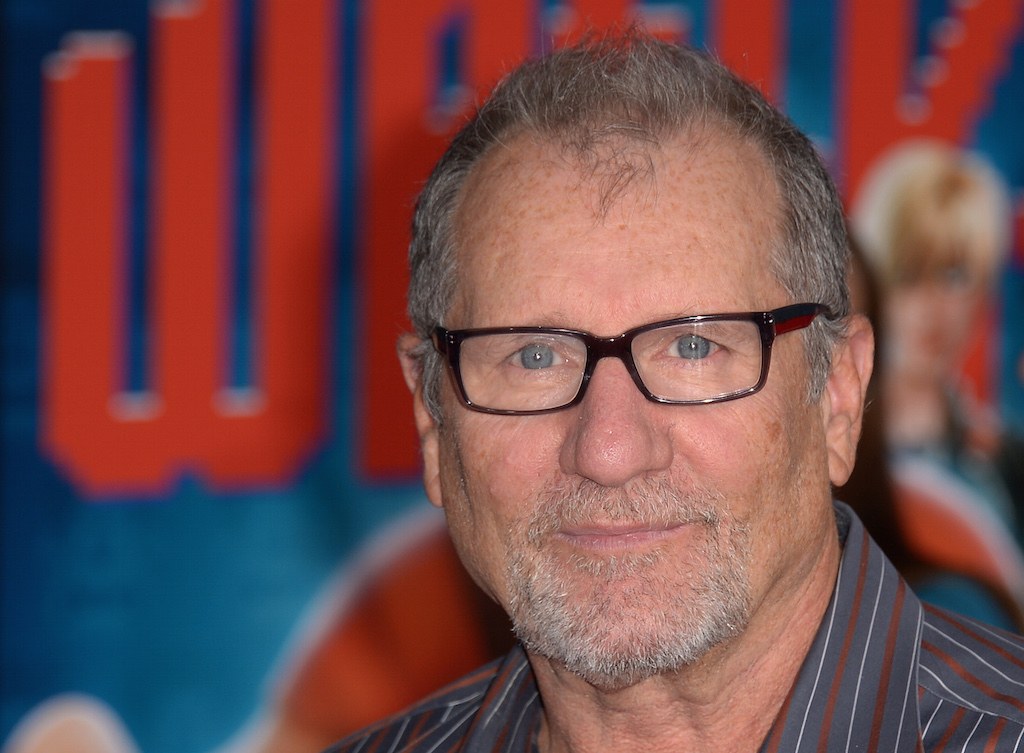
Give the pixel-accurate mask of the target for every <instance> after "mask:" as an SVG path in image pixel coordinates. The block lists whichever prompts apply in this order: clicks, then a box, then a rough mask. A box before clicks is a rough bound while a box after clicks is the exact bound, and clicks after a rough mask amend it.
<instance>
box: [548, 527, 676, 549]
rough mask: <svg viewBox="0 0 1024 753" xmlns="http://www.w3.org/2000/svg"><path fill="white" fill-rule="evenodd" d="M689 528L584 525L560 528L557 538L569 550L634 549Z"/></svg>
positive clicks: (672, 536)
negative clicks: (570, 547) (573, 548)
mask: <svg viewBox="0 0 1024 753" xmlns="http://www.w3.org/2000/svg"><path fill="white" fill-rule="evenodd" d="M689 527H690V526H689V524H687V523H677V524H670V525H660V524H655V525H649V524H622V523H617V524H607V525H597V524H587V525H578V526H571V527H566V528H562V529H560V530H559V531H558V532H557V533H556V534H555V536H556V538H557V539H558V540H559V541H562V542H564V543H566V544H568V545H570V546H572V547H575V548H579V549H589V550H591V551H614V550H623V549H636V548H640V547H644V546H649V545H652V544H658V543H662V542H664V541H666V540H668V539H672V538H675V537H676V536H678V535H680V534H681V533H682V532H683V531H684V530H686V529H688V528H689Z"/></svg>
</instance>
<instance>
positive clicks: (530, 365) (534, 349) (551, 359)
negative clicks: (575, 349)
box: [518, 345, 555, 369]
mask: <svg viewBox="0 0 1024 753" xmlns="http://www.w3.org/2000/svg"><path fill="white" fill-rule="evenodd" d="M518 360H519V365H520V366H522V367H523V368H524V369H547V368H550V367H551V366H553V365H554V363H555V352H554V351H553V350H552V349H551V348H549V347H548V346H547V345H527V346H526V347H525V348H523V349H522V350H520V351H519V353H518Z"/></svg>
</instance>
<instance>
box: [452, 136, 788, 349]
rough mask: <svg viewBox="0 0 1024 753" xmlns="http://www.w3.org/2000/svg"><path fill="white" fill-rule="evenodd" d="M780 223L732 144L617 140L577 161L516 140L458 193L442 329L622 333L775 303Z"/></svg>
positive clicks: (760, 168)
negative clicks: (451, 280)
mask: <svg viewBox="0 0 1024 753" xmlns="http://www.w3.org/2000/svg"><path fill="white" fill-rule="evenodd" d="M780 215H781V212H780V201H779V198H778V189H777V186H776V182H775V179H774V177H773V175H772V172H771V170H770V168H769V166H768V164H767V161H766V160H765V158H764V157H763V155H761V153H760V152H759V151H758V150H757V149H756V148H754V147H752V146H750V145H748V144H746V143H743V142H740V141H738V140H737V139H734V138H731V137H726V136H723V135H720V134H710V135H709V134H702V135H701V136H699V137H694V136H680V137H676V138H673V139H669V140H667V141H665V142H663V143H662V144H660V145H654V144H649V143H638V142H635V141H626V140H621V141H619V142H618V143H609V144H606V145H604V146H602V147H601V149H600V150H599V151H598V152H596V153H594V154H590V155H586V156H583V157H581V156H580V155H577V154H569V153H567V152H566V151H565V150H564V149H563V148H561V147H560V146H558V145H557V144H554V143H552V142H550V141H545V140H542V139H539V138H537V137H532V136H520V137H517V138H516V139H514V140H512V141H510V142H507V143H506V144H504V145H502V146H500V147H498V148H496V149H495V150H493V151H492V152H491V153H489V154H488V155H486V156H485V157H484V158H483V159H482V160H481V162H480V163H479V164H478V165H477V166H476V167H475V168H474V170H473V172H472V173H471V175H470V176H469V179H468V180H467V182H466V185H465V186H464V188H463V190H462V194H461V196H460V202H459V205H458V207H457V210H456V215H455V236H456V247H457V254H458V256H457V268H458V282H457V285H456V295H455V300H454V304H453V307H452V310H451V311H450V316H449V319H450V321H449V322H448V326H473V327H477V326H500V325H505V324H520V323H522V324H559V325H565V326H574V327H581V328H591V329H593V331H595V332H596V331H598V329H595V328H600V327H601V326H603V324H604V322H603V321H602V316H604V315H607V319H608V322H607V325H608V326H609V327H611V328H612V329H613V330H614V331H621V330H622V329H625V328H628V327H630V326H635V325H637V324H643V323H645V322H647V321H651V320H653V319H656V318H665V317H668V316H674V315H680V314H685V313H702V312H710V311H730V310H748V309H760V308H764V307H766V306H768V305H769V304H774V305H781V303H784V302H786V301H785V300H784V299H783V298H782V297H781V296H782V294H781V292H780V290H779V286H778V283H777V282H776V280H775V279H774V277H773V276H772V275H771V273H770V267H771V261H770V254H771V250H772V248H773V247H774V245H775V244H776V243H777V240H778V235H779V228H780V227H781V216H780ZM768 299H772V300H768ZM776 301H777V304H776ZM588 307H589V309H590V310H589V311H588ZM598 314H600V315H598ZM454 320H458V321H454ZM556 320H557V321H556ZM612 320H614V322H613V321H612ZM619 322H620V323H619Z"/></svg>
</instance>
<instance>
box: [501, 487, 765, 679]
mask: <svg viewBox="0 0 1024 753" xmlns="http://www.w3.org/2000/svg"><path fill="white" fill-rule="evenodd" d="M720 500H721V496H720V495H718V494H715V493H713V492H710V491H707V490H695V491H690V492H688V493H687V494H683V493H681V492H680V491H679V490H677V489H675V488H674V487H672V486H671V485H669V484H668V483H666V482H659V481H651V482H643V483H640V484H637V485H636V486H633V487H630V489H629V490H628V491H625V490H609V489H605V488H603V487H600V486H598V485H596V484H593V483H592V482H586V481H584V482H582V483H577V484H573V485H569V484H566V485H562V486H559V487H557V488H552V489H550V490H549V491H548V492H547V493H545V495H544V497H543V498H542V499H541V500H540V504H539V506H538V508H537V512H536V513H535V514H534V516H533V517H532V518H531V520H530V525H529V528H528V533H527V541H526V542H525V545H524V544H523V542H518V543H517V542H512V541H510V542H509V560H508V561H509V565H508V583H509V588H510V597H511V598H510V605H509V607H510V613H511V617H512V622H513V626H514V628H515V631H516V635H517V636H518V637H519V639H520V640H521V641H522V642H523V644H524V645H525V646H526V648H527V649H528V650H529V651H531V652H532V653H535V654H539V655H541V656H544V657H547V658H548V659H551V660H553V661H555V662H558V663H560V664H562V665H564V666H565V667H566V668H568V669H569V670H570V671H571V672H573V673H575V674H577V675H579V676H580V677H582V678H583V679H584V680H586V681H587V682H589V683H591V684H593V685H595V686H597V687H600V688H604V689H618V688H622V687H627V686H629V685H633V684H636V683H637V682H640V681H641V680H644V679H647V678H649V677H652V676H654V675H658V674H664V673H670V672H676V671H678V670H680V669H683V668H684V667H686V666H688V665H691V664H693V663H695V662H696V661H697V660H698V659H700V658H701V657H703V656H704V655H705V654H707V652H708V651H710V650H711V649H712V648H713V647H715V646H717V645H719V644H721V643H723V642H724V641H727V640H728V639H730V638H732V637H734V636H736V635H737V634H739V633H740V632H741V631H742V630H743V629H744V627H745V626H746V625H747V623H748V621H749V618H750V586H749V578H748V563H749V559H750V547H749V531H748V530H747V529H746V528H745V527H743V526H739V525H734V526H733V527H732V528H731V529H729V530H725V529H724V528H723V525H722V520H721V514H720V509H721V507H722V505H721V501H720ZM598 518H599V519H600V520H602V521H623V522H625V521H629V522H638V521H643V522H645V523H651V524H655V525H665V526H669V525H676V524H680V523H688V524H692V525H695V526H699V527H700V531H699V532H698V533H699V535H698V536H697V537H696V538H697V540H698V541H699V542H700V544H699V548H698V550H697V551H695V552H694V554H695V555H696V556H695V557H694V558H693V561H694V567H692V568H690V569H687V570H682V569H681V570H679V571H677V572H665V571H664V569H663V568H659V567H658V565H659V563H661V561H662V560H663V559H665V557H666V556H667V555H668V554H669V552H667V551H665V550H664V549H662V548H659V547H654V548H652V549H649V550H648V551H645V552H642V553H637V554H633V555H627V556H619V557H616V556H613V555H605V556H601V555H599V554H594V553H585V552H580V553H579V554H577V555H575V556H573V557H572V558H571V559H570V560H569V561H568V562H566V561H565V559H564V558H560V557H558V556H557V554H556V553H554V552H552V551H551V550H550V549H546V548H545V547H546V544H547V543H549V542H548V536H549V534H551V533H552V532H554V531H556V530H558V529H559V528H561V527H563V526H566V525H573V524H577V523H585V522H587V521H593V520H595V519H598ZM666 546H670V545H668V544H667V545H666ZM671 554H673V555H675V556H678V555H679V552H678V551H675V552H671ZM698 563H699V566H698Z"/></svg>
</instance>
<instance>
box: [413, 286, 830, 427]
mask: <svg viewBox="0 0 1024 753" xmlns="http://www.w3.org/2000/svg"><path fill="white" fill-rule="evenodd" d="M822 314H824V315H825V316H827V317H831V316H832V314H831V312H830V311H829V309H828V307H827V306H824V305H822V304H820V303H797V304H793V305H791V306H783V307H782V308H778V309H775V310H773V311H761V312H750V313H743V314H704V315H699V316H684V317H681V318H679V319H669V320H667V321H662V322H653V323H652V324H645V325H643V326H642V327H636V328H635V329H631V330H629V331H627V332H623V333H622V334H621V335H615V336H614V337H597V336H595V335H592V334H590V333H589V332H581V331H578V330H572V329H558V328H551V327H488V328H486V329H455V330H450V329H445V328H444V327H437V328H436V329H435V330H434V335H433V342H434V347H435V348H436V349H437V351H438V352H439V353H441V354H442V355H443V356H445V357H446V358H447V362H448V368H449V371H450V373H451V375H452V381H453V383H454V385H455V388H456V390H457V391H458V393H459V397H460V398H461V399H462V402H463V403H464V404H465V406H466V407H467V408H470V409H472V410H475V411H480V412H481V413H496V414H501V415H532V414H536V413H547V412H549V411H556V410H561V409H562V408H568V407H569V406H572V405H576V404H577V403H579V402H580V401H581V400H582V399H583V394H584V393H585V392H586V389H587V385H588V384H589V382H590V378H591V377H592V376H593V374H594V369H595V368H597V362H598V361H600V360H601V359H602V358H618V359H619V360H620V361H622V363H623V364H624V365H625V366H626V370H627V371H628V372H629V374H630V376H631V377H632V378H633V381H634V382H635V383H636V386H637V387H638V388H639V390H640V392H642V393H643V395H644V397H646V398H647V399H648V400H651V401H653V402H656V403H667V404H671V405H694V404H706V403H719V402H723V401H725V400H735V399H736V398H740V397H745V396H746V395H752V394H754V393H755V392H757V391H758V390H760V389H761V388H762V387H763V386H764V384H765V381H766V380H767V379H768V366H769V364H770V363H771V353H772V344H773V343H774V342H775V338H776V337H778V336H779V335H783V334H785V333H787V332H795V331H796V330H800V329H803V328H805V327H807V326H809V325H810V324H811V322H812V321H814V319H815V317H817V316H819V315H822Z"/></svg>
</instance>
